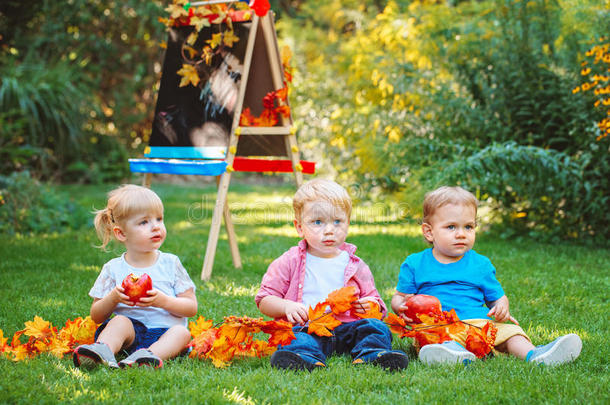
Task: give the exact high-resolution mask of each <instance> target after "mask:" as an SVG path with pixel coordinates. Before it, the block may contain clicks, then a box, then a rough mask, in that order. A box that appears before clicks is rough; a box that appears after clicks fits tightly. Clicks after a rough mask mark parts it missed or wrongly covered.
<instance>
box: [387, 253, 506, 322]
mask: <svg viewBox="0 0 610 405" xmlns="http://www.w3.org/2000/svg"><path fill="white" fill-rule="evenodd" d="M396 290H397V291H398V292H401V293H403V294H427V295H433V296H435V297H436V298H438V299H439V300H440V302H441V304H442V306H443V311H450V310H451V309H455V312H456V313H457V315H458V317H459V318H460V319H490V318H489V317H488V316H487V313H488V312H489V308H487V307H486V306H485V303H486V302H491V301H495V300H497V299H498V298H501V297H502V296H503V295H504V290H503V289H502V286H501V285H500V283H499V282H498V280H497V279H496V269H495V267H494V266H493V264H491V262H490V261H489V259H488V258H487V257H485V256H482V255H480V254H478V253H477V252H475V251H474V250H469V251H468V252H466V254H464V256H463V257H462V258H461V259H460V260H458V261H457V262H455V263H449V264H443V263H440V262H439V261H438V260H436V259H435V258H434V255H433V254H432V248H428V249H426V250H424V251H422V252H419V253H415V254H412V255H409V256H408V257H407V258H406V260H405V261H404V263H403V264H402V265H401V266H400V274H399V275H398V285H397V286H396Z"/></svg>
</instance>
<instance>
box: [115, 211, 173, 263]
mask: <svg viewBox="0 0 610 405" xmlns="http://www.w3.org/2000/svg"><path fill="white" fill-rule="evenodd" d="M114 232H115V236H116V238H117V239H118V240H119V241H120V242H122V243H123V244H124V245H125V247H126V248H127V251H130V250H131V251H133V252H134V253H148V252H153V251H155V250H157V249H159V248H160V247H161V245H162V244H163V241H164V240H165V237H166V235H167V231H166V229H165V224H164V223H163V215H162V214H161V215H159V214H156V213H153V212H144V213H139V214H135V215H132V216H131V217H129V218H128V219H127V220H126V221H125V223H124V224H123V225H122V226H120V227H115V229H114Z"/></svg>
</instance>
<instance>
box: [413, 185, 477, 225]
mask: <svg viewBox="0 0 610 405" xmlns="http://www.w3.org/2000/svg"><path fill="white" fill-rule="evenodd" d="M447 204H458V205H460V204H461V205H470V206H472V207H474V213H475V215H476V213H477V206H478V204H479V202H478V201H477V198H476V197H475V196H474V194H472V193H471V192H470V191H467V190H464V189H463V188H462V187H457V186H456V187H449V186H443V187H439V188H437V189H436V190H433V191H430V192H429V193H427V194H426V196H425V197H424V218H423V222H426V223H427V222H428V221H429V220H430V217H431V216H432V215H434V213H435V212H436V210H437V209H439V208H440V207H442V206H443V205H447Z"/></svg>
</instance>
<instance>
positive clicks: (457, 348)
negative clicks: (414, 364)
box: [419, 340, 477, 365]
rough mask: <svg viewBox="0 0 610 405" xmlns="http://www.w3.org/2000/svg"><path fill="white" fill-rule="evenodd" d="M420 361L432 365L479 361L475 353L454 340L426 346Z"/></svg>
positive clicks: (421, 353)
mask: <svg viewBox="0 0 610 405" xmlns="http://www.w3.org/2000/svg"><path fill="white" fill-rule="evenodd" d="M419 359H420V360H421V362H422V363H424V364H428V365H432V364H459V363H462V364H468V363H470V362H472V361H474V360H476V359H477V356H475V355H474V353H471V352H469V351H468V350H466V349H465V348H464V346H462V345H461V344H459V343H458V342H455V341H453V340H450V341H448V342H445V343H433V344H429V345H426V346H424V347H422V348H421V350H420V351H419Z"/></svg>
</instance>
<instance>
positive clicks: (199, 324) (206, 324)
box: [189, 315, 214, 337]
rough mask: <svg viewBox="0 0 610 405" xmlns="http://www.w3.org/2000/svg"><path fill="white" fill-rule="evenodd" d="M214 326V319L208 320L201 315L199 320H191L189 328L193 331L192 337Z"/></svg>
mask: <svg viewBox="0 0 610 405" xmlns="http://www.w3.org/2000/svg"><path fill="white" fill-rule="evenodd" d="M212 326H214V321H212V320H211V319H208V320H207V321H206V319H205V318H204V317H203V316H201V315H200V316H199V318H197V321H195V322H193V321H190V322H189V330H190V331H191V336H192V337H197V336H199V335H200V334H201V333H202V332H204V331H206V330H208V329H210V328H211V327H212Z"/></svg>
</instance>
